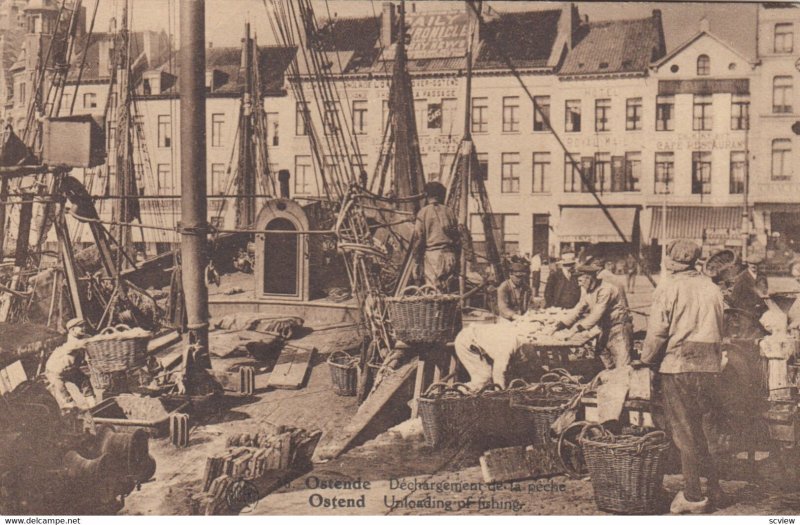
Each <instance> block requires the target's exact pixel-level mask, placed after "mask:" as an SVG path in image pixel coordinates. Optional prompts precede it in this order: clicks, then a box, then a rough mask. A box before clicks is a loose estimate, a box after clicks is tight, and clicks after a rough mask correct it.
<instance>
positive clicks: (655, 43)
mask: <svg viewBox="0 0 800 525" xmlns="http://www.w3.org/2000/svg"><path fill="white" fill-rule="evenodd" d="M663 54H664V39H663V30H662V28H661V21H660V17H656V16H654V17H649V18H640V19H633V20H609V21H602V22H591V23H589V24H584V25H583V26H581V27H579V28H578V31H577V34H576V35H575V43H574V44H573V48H572V50H571V51H570V52H569V53H567V57H566V59H565V60H564V64H563V66H562V67H561V70H560V72H559V75H561V76H577V75H606V74H619V73H643V72H646V71H647V68H648V66H649V65H650V63H651V62H652V61H654V60H657V59H659V58H660V57H661V56H663Z"/></svg>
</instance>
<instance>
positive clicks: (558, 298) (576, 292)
mask: <svg viewBox="0 0 800 525" xmlns="http://www.w3.org/2000/svg"><path fill="white" fill-rule="evenodd" d="M576 262H577V261H576V259H575V254H574V253H572V252H567V253H563V254H562V255H561V259H560V260H559V261H558V269H557V271H555V272H551V273H550V275H549V276H548V277H547V284H546V285H545V287H544V305H545V306H546V307H548V308H550V307H551V306H554V307H556V308H572V307H574V306H575V305H576V304H578V301H579V300H580V298H581V287H580V285H579V284H578V278H577V277H576V276H575V274H574V272H573V270H574V269H575V264H576Z"/></svg>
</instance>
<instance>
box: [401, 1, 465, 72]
mask: <svg viewBox="0 0 800 525" xmlns="http://www.w3.org/2000/svg"><path fill="white" fill-rule="evenodd" d="M406 20H407V21H408V26H409V30H408V34H409V36H410V42H409V43H408V46H407V48H406V53H407V54H408V58H409V59H411V60H420V59H425V58H449V57H461V56H465V55H466V52H467V38H468V37H469V30H470V24H469V21H470V20H469V16H468V15H467V13H466V12H464V11H461V12H455V13H411V14H406Z"/></svg>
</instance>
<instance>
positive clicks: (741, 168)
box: [109, 139, 792, 195]
mask: <svg viewBox="0 0 800 525" xmlns="http://www.w3.org/2000/svg"><path fill="white" fill-rule="evenodd" d="M791 153H792V146H791V140H789V139H776V140H774V141H773V142H772V173H771V178H772V180H773V181H787V180H791V177H792V165H791ZM453 158H454V155H453V154H442V155H441V156H440V166H441V168H440V173H439V174H438V179H439V180H446V177H447V175H448V173H449V168H450V165H451V164H452V160H453ZM551 158H552V156H551V153H549V152H534V153H533V154H532V162H531V173H530V181H531V186H530V188H531V189H530V191H531V193H550V192H551V191H552V188H551V184H552V173H551ZM478 160H479V164H480V166H481V170H482V172H483V173H482V174H483V177H484V179H486V178H487V176H488V173H489V167H488V155H487V154H486V153H480V154H478ZM324 163H325V166H324V167H323V169H325V170H326V171H327V172H328V173H329V176H331V174H332V173H334V171H335V170H336V169H339V167H338V165H339V162H338V159H336V158H333V157H330V156H326V158H325V159H324ZM351 163H352V166H353V169H354V170H356V171H359V170H361V169H363V168H364V167H365V165H366V161H365V158H364V156H358V155H354V156H353V158H352V159H351ZM520 164H521V162H520V153H516V152H508V153H502V154H501V167H500V178H501V181H500V191H501V192H502V193H520V190H521V188H520V183H521V178H522V170H521V168H520ZM691 168H692V170H691V171H692V193H693V194H709V193H711V152H710V151H695V152H692V166H691ZM109 170H113V166H112V167H110V168H109ZM747 170H748V162H747V155H746V152H744V151H732V152H731V153H730V165H729V186H728V188H729V193H730V194H741V193H743V192H744V187H745V180H746V177H747ZM581 171H582V172H583V178H582V177H581ZM109 175H110V176H113V172H110V173H109ZM654 175H655V176H654V187H653V191H654V193H656V194H669V193H672V192H673V188H674V182H675V154H674V153H673V152H656V154H655V162H654ZM141 177H142V167H141V165H140V164H137V165H136V178H137V180H140V179H141ZM432 178H437V177H436V176H434V177H432ZM641 178H642V154H641V152H626V153H625V154H624V155H620V156H612V155H611V154H610V153H595V154H594V155H593V156H585V157H582V156H581V155H580V154H578V153H571V154H565V156H564V192H565V193H585V192H589V191H590V188H593V189H594V190H595V191H597V192H601V193H609V192H611V193H615V192H638V191H641V186H640V183H641ZM228 179H229V173H228V172H227V168H226V165H225V164H217V163H214V164H211V171H210V173H209V183H208V191H209V194H211V195H224V194H228V193H230V190H231V189H230V188H228V187H227V185H228V184H229V182H230V181H229V180H228ZM293 179H294V193H295V194H299V195H308V194H310V193H312V192H313V191H315V190H316V189H317V188H315V187H314V185H315V184H316V177H315V171H314V166H313V163H312V158H311V156H310V155H297V156H295V163H294V177H293ZM157 180H158V193H160V194H164V195H168V194H171V193H172V192H174V191H175V189H176V188H175V182H174V177H173V174H172V172H171V169H170V165H169V164H158V165H157Z"/></svg>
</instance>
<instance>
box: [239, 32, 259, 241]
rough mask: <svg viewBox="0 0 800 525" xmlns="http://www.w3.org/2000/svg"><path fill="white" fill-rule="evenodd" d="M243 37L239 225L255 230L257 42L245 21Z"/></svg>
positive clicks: (242, 227)
mask: <svg viewBox="0 0 800 525" xmlns="http://www.w3.org/2000/svg"><path fill="white" fill-rule="evenodd" d="M244 27H245V29H244V38H243V39H242V73H243V75H244V89H243V91H242V109H241V113H240V117H239V125H240V133H241V138H240V140H239V176H238V177H237V179H236V196H237V198H236V227H237V228H240V229H251V228H252V227H253V223H254V222H255V219H256V199H255V194H256V166H255V151H254V149H255V145H254V141H253V102H254V101H253V93H254V89H253V85H254V82H253V71H254V65H253V41H252V39H251V38H250V23H249V22H248V23H246V24H245V26H244Z"/></svg>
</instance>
